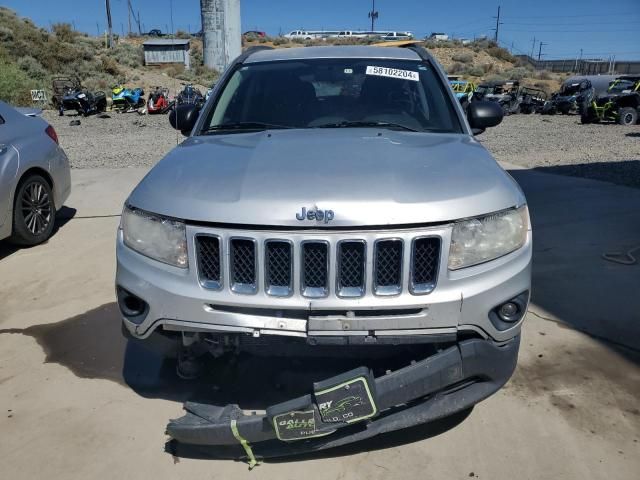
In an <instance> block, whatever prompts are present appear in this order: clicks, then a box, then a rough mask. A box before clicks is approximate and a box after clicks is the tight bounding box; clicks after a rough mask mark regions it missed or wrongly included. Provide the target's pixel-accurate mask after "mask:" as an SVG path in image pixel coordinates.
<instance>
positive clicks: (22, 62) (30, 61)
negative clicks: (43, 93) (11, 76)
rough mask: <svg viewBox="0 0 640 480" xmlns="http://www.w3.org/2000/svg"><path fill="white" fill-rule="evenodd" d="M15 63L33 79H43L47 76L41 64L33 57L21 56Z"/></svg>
mask: <svg viewBox="0 0 640 480" xmlns="http://www.w3.org/2000/svg"><path fill="white" fill-rule="evenodd" d="M16 63H17V65H18V67H20V70H22V71H23V72H25V73H26V74H27V76H28V77H29V78H33V79H34V80H45V79H46V78H47V77H48V76H49V74H48V73H47V71H46V70H45V68H44V67H43V66H42V64H41V63H40V62H39V61H37V60H36V59H35V58H33V57H29V56H27V57H21V58H19V59H18V61H17V62H16Z"/></svg>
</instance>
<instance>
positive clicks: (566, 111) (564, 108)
mask: <svg viewBox="0 0 640 480" xmlns="http://www.w3.org/2000/svg"><path fill="white" fill-rule="evenodd" d="M558 110H560V113H561V114H562V115H569V112H570V111H571V107H570V106H569V105H562V106H561V107H559V108H558Z"/></svg>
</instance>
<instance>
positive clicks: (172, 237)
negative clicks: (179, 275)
mask: <svg viewBox="0 0 640 480" xmlns="http://www.w3.org/2000/svg"><path fill="white" fill-rule="evenodd" d="M121 226H122V234H123V238H124V243H125V245H127V246H128V247H129V248H131V249H133V250H135V251H136V252H138V253H141V254H142V255H146V256H147V257H150V258H153V259H155V260H159V261H160V262H164V263H168V264H169V265H173V266H175V267H180V268H187V267H188V266H189V260H188V257H187V237H186V233H185V226H184V222H180V221H178V220H173V219H170V218H165V217H161V216H159V215H154V214H152V213H148V212H144V211H142V210H136V209H134V208H131V207H129V206H125V207H124V211H123V212H122V221H121Z"/></svg>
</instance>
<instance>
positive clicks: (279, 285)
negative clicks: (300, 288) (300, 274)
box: [265, 240, 293, 297]
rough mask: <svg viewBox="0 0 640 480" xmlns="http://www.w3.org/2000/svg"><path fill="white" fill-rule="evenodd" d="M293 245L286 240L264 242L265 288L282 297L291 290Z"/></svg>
mask: <svg viewBox="0 0 640 480" xmlns="http://www.w3.org/2000/svg"><path fill="white" fill-rule="evenodd" d="M292 250H293V246H292V244H291V242H289V241H287V240H267V241H266V242H265V290H266V292H267V294H269V295H274V296H279V297H284V296H289V295H291V293H292V292H293V251H292Z"/></svg>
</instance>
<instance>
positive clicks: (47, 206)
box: [9, 175, 56, 246]
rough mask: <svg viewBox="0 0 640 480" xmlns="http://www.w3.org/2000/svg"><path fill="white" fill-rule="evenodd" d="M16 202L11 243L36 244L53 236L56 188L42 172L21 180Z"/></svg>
mask: <svg viewBox="0 0 640 480" xmlns="http://www.w3.org/2000/svg"><path fill="white" fill-rule="evenodd" d="M13 204H14V206H13V233H12V235H11V238H10V239H9V240H10V241H11V242H12V243H15V244H16V245H25V246H31V245H37V244H39V243H42V242H44V241H46V240H47V239H48V238H49V237H50V236H51V233H52V232H53V227H54V223H55V217H56V209H55V205H54V203H53V191H52V190H51V187H50V186H49V183H48V182H47V181H46V180H45V179H44V178H43V177H42V176H40V175H30V176H28V177H27V178H25V179H24V180H22V181H21V182H20V184H19V185H18V189H17V190H16V196H15V200H14V202H13Z"/></svg>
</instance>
